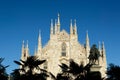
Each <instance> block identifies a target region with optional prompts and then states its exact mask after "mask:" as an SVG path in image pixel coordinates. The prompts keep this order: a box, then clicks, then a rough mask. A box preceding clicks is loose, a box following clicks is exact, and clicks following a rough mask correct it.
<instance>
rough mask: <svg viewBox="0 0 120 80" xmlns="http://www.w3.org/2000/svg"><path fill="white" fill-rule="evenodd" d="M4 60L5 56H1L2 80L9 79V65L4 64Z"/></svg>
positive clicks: (0, 79)
mask: <svg viewBox="0 0 120 80" xmlns="http://www.w3.org/2000/svg"><path fill="white" fill-rule="evenodd" d="M3 60H4V58H0V80H7V79H8V74H7V73H6V68H7V67H8V66H3V65H2V62H3Z"/></svg>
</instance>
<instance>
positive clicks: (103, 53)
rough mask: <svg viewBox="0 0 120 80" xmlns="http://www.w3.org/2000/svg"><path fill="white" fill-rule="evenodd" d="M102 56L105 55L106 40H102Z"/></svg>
mask: <svg viewBox="0 0 120 80" xmlns="http://www.w3.org/2000/svg"><path fill="white" fill-rule="evenodd" d="M101 56H102V57H103V58H104V57H105V46H104V42H102V54H101Z"/></svg>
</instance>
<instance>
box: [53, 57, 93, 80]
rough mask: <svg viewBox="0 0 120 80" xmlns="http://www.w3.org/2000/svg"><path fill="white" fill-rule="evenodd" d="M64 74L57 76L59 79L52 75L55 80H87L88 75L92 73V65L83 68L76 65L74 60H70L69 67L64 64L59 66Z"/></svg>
mask: <svg viewBox="0 0 120 80" xmlns="http://www.w3.org/2000/svg"><path fill="white" fill-rule="evenodd" d="M59 66H60V68H61V70H62V72H61V73H58V74H57V77H55V76H54V75H52V78H53V79H54V80H87V79H86V76H87V73H88V72H89V71H90V67H91V66H92V65H91V64H87V65H86V66H83V64H81V65H79V64H77V63H75V62H74V61H73V60H72V59H71V60H70V64H69V66H68V65H66V64H64V63H62V64H61V65H59Z"/></svg>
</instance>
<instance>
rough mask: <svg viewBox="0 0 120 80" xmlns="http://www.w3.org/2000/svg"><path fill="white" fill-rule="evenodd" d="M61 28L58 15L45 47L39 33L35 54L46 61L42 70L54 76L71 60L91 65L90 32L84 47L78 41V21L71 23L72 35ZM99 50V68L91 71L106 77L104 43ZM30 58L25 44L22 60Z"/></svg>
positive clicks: (93, 68) (51, 26) (99, 46)
mask: <svg viewBox="0 0 120 80" xmlns="http://www.w3.org/2000/svg"><path fill="white" fill-rule="evenodd" d="M60 27H61V23H60V15H59V14H58V18H57V20H55V23H53V21H52V20H51V24H50V39H49V40H48V42H47V44H46V45H44V47H43V46H42V41H41V34H40V32H39V36H38V47H37V49H36V50H35V53H34V55H35V56H38V57H39V59H42V60H46V62H45V63H44V64H43V65H42V68H43V69H46V70H47V71H49V72H51V73H53V74H54V75H56V74H57V73H59V72H60V71H61V69H60V67H59V65H60V64H61V63H65V64H69V60H70V59H73V60H74V61H75V62H76V63H78V64H81V63H83V64H84V65H86V64H87V63H89V59H88V56H89V54H90V42H89V36H88V32H87V33H86V41H85V42H86V43H85V44H83V45H82V44H80V43H79V41H78V33H77V25H76V20H75V21H74V24H73V22H72V20H71V22H70V33H68V32H67V31H66V30H64V29H63V30H61V29H60ZM98 50H99V52H100V55H102V56H100V57H99V60H98V66H93V67H92V68H91V71H100V73H101V75H102V77H105V76H106V74H105V73H106V68H107V63H106V52H105V47H104V42H102V44H100V43H99V45H98ZM28 56H29V48H28V44H27V45H26V46H25V45H24V42H23V44H22V54H21V59H22V60H26V59H27V57H28Z"/></svg>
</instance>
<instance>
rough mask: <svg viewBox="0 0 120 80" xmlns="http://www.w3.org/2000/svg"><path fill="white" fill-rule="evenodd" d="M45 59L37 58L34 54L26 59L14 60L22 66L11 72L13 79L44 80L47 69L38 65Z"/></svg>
mask: <svg viewBox="0 0 120 80" xmlns="http://www.w3.org/2000/svg"><path fill="white" fill-rule="evenodd" d="M45 61H46V60H39V59H38V58H37V57H36V56H30V57H28V58H27V60H26V61H23V60H20V62H19V61H14V62H15V63H16V64H18V65H20V66H21V67H22V68H20V69H16V70H14V72H13V73H12V75H13V77H14V80H46V78H47V77H48V75H47V71H46V70H43V69H41V68H40V65H41V64H43V63H44V62H45ZM35 71H36V72H35Z"/></svg>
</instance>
